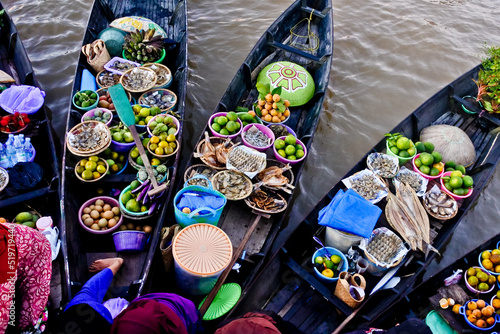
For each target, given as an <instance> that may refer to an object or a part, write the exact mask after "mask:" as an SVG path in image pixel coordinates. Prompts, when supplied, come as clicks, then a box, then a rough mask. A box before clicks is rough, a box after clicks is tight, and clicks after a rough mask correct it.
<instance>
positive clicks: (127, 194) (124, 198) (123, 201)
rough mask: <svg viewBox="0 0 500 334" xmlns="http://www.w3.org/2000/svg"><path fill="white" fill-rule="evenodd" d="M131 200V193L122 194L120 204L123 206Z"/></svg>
mask: <svg viewBox="0 0 500 334" xmlns="http://www.w3.org/2000/svg"><path fill="white" fill-rule="evenodd" d="M131 198H132V193H131V192H130V190H129V191H127V192H126V193H125V194H123V196H122V204H123V205H125V204H127V202H128V201H130V199H131Z"/></svg>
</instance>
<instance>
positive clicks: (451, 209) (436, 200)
mask: <svg viewBox="0 0 500 334" xmlns="http://www.w3.org/2000/svg"><path fill="white" fill-rule="evenodd" d="M424 205H425V207H426V209H427V210H428V211H429V213H433V214H434V216H435V217H436V218H440V219H449V218H451V217H452V216H454V215H455V213H456V212H457V210H458V204H457V201H455V199H453V198H451V197H450V196H448V195H446V194H445V193H443V192H428V193H427V194H426V195H425V197H424Z"/></svg>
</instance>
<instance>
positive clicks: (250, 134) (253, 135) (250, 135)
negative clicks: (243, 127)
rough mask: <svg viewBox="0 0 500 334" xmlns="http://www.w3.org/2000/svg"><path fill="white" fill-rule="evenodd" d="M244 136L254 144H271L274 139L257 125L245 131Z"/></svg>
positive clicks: (259, 145)
mask: <svg viewBox="0 0 500 334" xmlns="http://www.w3.org/2000/svg"><path fill="white" fill-rule="evenodd" d="M243 138H245V140H246V141H247V142H248V143H249V144H250V145H253V146H257V147H264V146H268V145H269V144H271V141H272V139H271V138H269V137H268V136H266V135H265V134H264V132H262V131H260V130H259V129H258V128H257V127H256V126H255V125H253V126H251V127H250V128H249V129H248V130H247V131H245V132H243Z"/></svg>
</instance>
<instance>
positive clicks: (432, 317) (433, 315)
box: [425, 310, 457, 334]
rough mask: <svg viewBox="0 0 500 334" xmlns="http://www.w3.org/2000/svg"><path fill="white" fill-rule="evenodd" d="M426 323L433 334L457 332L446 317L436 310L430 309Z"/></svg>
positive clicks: (453, 333)
mask: <svg viewBox="0 0 500 334" xmlns="http://www.w3.org/2000/svg"><path fill="white" fill-rule="evenodd" d="M425 324H426V325H427V326H429V328H430V329H431V332H432V333H433V334H457V332H456V331H455V330H453V329H452V328H451V327H450V325H449V324H448V323H447V322H446V320H444V318H443V317H442V316H441V315H440V314H439V313H437V312H436V311H435V310H433V311H430V312H429V313H428V314H427V316H426V317H425Z"/></svg>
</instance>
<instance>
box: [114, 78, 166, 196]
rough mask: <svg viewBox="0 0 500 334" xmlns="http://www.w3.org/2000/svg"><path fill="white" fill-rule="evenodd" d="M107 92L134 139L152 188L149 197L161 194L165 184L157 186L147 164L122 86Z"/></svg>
mask: <svg viewBox="0 0 500 334" xmlns="http://www.w3.org/2000/svg"><path fill="white" fill-rule="evenodd" d="M108 92H109V95H110V96H111V99H113V103H114V105H115V109H116V112H117V114H118V117H120V120H121V121H122V123H123V124H125V125H126V126H127V127H128V129H129V130H130V133H131V134H132V137H133V138H134V141H135V145H136V146H137V149H138V150H139V154H140V156H141V158H142V161H143V162H144V167H146V172H147V173H148V176H149V179H150V180H151V185H152V186H153V187H152V189H151V190H150V191H149V192H148V195H149V197H152V196H154V195H156V194H159V193H161V192H162V191H164V190H165V189H167V183H164V184H162V185H158V182H157V181H156V176H155V175H154V173H153V168H152V167H151V164H150V163H149V159H148V156H147V155H146V152H145V151H144V146H142V142H141V139H140V138H139V134H138V133H137V129H136V128H135V115H134V111H133V110H132V107H131V106H130V101H129V100H128V97H127V94H126V93H125V90H124V89H123V86H122V84H117V85H114V86H111V87H109V88H108Z"/></svg>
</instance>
